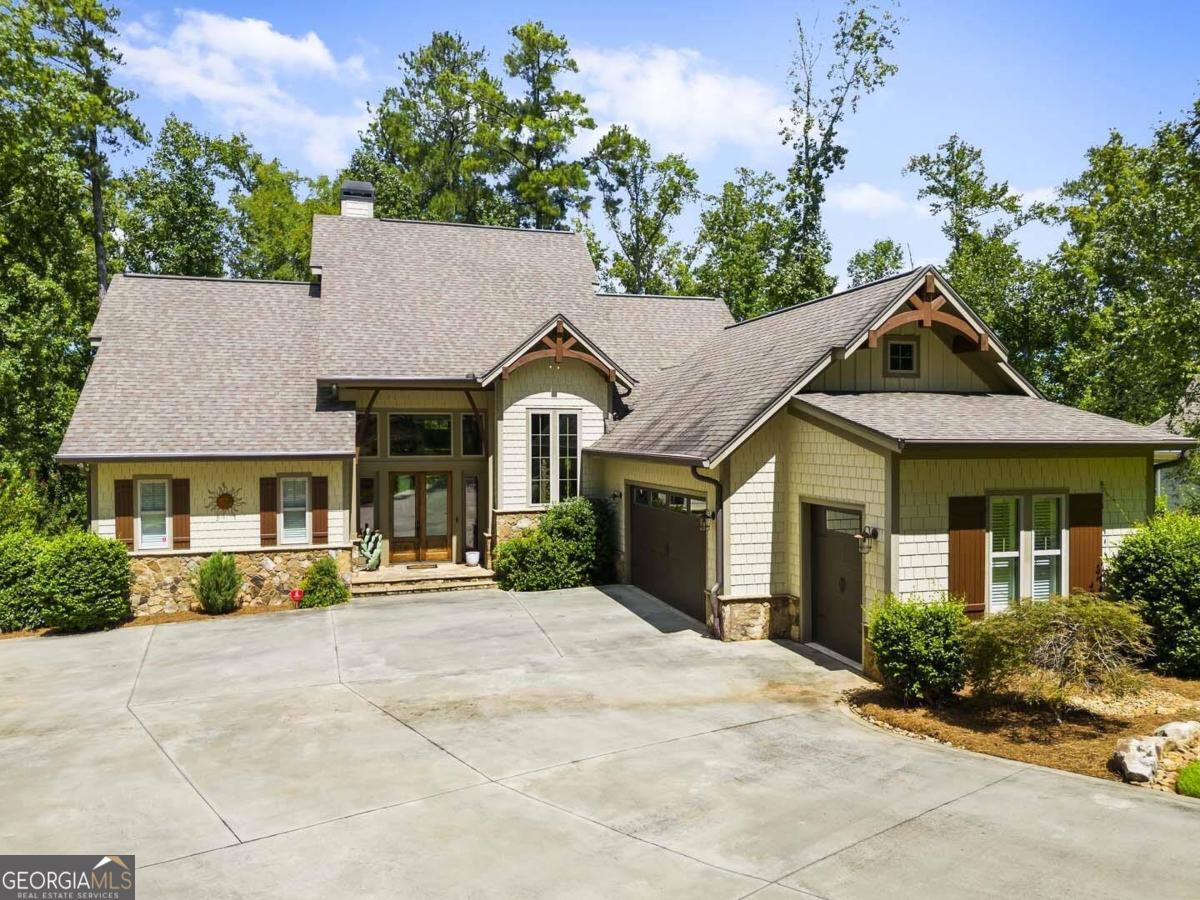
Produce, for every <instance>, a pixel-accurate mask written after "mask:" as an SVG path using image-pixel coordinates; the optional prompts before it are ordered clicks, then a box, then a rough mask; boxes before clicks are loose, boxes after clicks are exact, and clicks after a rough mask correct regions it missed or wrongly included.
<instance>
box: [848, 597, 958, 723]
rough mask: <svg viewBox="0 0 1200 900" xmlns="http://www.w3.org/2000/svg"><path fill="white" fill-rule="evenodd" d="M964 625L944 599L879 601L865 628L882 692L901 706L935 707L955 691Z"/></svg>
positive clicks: (953, 606) (953, 602)
mask: <svg viewBox="0 0 1200 900" xmlns="http://www.w3.org/2000/svg"><path fill="white" fill-rule="evenodd" d="M969 624H970V620H968V619H967V615H966V612H965V611H964V606H963V604H962V603H961V602H960V601H958V600H955V599H952V598H949V597H947V598H944V599H940V600H930V601H924V600H911V601H906V600H900V599H898V598H896V597H894V596H892V595H888V596H887V597H884V598H883V599H882V600H881V601H879V602H878V603H876V604H875V605H874V606H873V607H871V611H870V613H869V620H868V625H867V639H868V641H870V644H871V649H872V650H873V651H874V653H875V664H876V665H877V666H878V668H879V673H880V675H881V676H882V677H883V683H884V686H885V687H887V688H888V689H889V690H891V691H893V692H894V693H896V694H897V695H898V696H899V697H900V698H901V699H902V700H903V701H904V702H905V703H910V702H918V703H932V704H937V703H939V702H940V701H941V700H943V699H945V698H946V697H949V696H950V695H952V694H954V693H955V692H956V691H958V690H961V689H962V686H963V684H964V683H965V681H966V642H965V632H966V629H967V626H968V625H969Z"/></svg>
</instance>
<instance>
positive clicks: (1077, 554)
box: [1067, 494, 1104, 592]
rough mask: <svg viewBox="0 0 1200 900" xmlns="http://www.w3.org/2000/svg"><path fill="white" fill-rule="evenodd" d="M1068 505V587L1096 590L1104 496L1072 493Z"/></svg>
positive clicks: (1098, 576) (1102, 528) (1097, 587)
mask: <svg viewBox="0 0 1200 900" xmlns="http://www.w3.org/2000/svg"><path fill="white" fill-rule="evenodd" d="M1069 504H1070V511H1069V513H1068V522H1069V523H1070V544H1069V545H1068V547H1067V552H1068V554H1069V555H1070V558H1071V565H1070V569H1071V572H1070V578H1069V587H1070V589H1071V590H1072V591H1090V592H1097V591H1099V590H1100V587H1101V584H1100V576H1101V569H1102V568H1103V552H1104V546H1103V544H1104V541H1103V537H1104V495H1103V494H1072V495H1071V497H1070V500H1069Z"/></svg>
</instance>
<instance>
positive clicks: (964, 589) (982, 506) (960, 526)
mask: <svg viewBox="0 0 1200 900" xmlns="http://www.w3.org/2000/svg"><path fill="white" fill-rule="evenodd" d="M986 535H987V498H986V497H951V498H950V534H949V539H950V558H949V569H950V572H949V574H950V578H949V584H948V587H949V590H950V593H951V594H954V595H955V596H957V597H961V598H962V599H963V600H964V601H966V604H967V614H968V615H982V613H983V611H984V608H985V604H984V592H985V585H986V583H987V582H986V580H985V569H986V568H987V545H986Z"/></svg>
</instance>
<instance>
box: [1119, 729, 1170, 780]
mask: <svg viewBox="0 0 1200 900" xmlns="http://www.w3.org/2000/svg"><path fill="white" fill-rule="evenodd" d="M1163 740H1164V739H1163V738H1157V739H1152V738H1124V739H1123V740H1120V741H1117V749H1116V750H1115V751H1113V755H1112V759H1111V760H1110V761H1109V765H1110V766H1112V768H1113V770H1114V771H1116V772H1117V773H1118V774H1119V775H1120V776H1121V777H1122V778H1123V779H1124V780H1125V781H1126V782H1128V783H1130V784H1145V783H1147V782H1149V781H1151V780H1152V779H1153V778H1154V773H1155V772H1157V771H1158V760H1159V757H1160V756H1161V755H1162V746H1163V743H1162V742H1163Z"/></svg>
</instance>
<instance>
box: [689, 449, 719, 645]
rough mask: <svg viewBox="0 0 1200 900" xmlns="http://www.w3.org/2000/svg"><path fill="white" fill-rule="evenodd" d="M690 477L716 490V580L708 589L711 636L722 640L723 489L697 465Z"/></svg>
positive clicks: (714, 517)
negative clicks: (701, 471) (703, 473)
mask: <svg viewBox="0 0 1200 900" xmlns="http://www.w3.org/2000/svg"><path fill="white" fill-rule="evenodd" d="M692 477H693V478H695V479H696V480H697V481H703V482H704V483H705V484H711V485H712V486H713V487H714V488H715V489H716V492H717V508H716V512H715V513H714V516H713V521H715V522H716V528H715V529H714V530H715V533H716V539H717V566H716V568H717V582H716V584H714V585H713V586H712V589H711V590H710V591H709V606H710V607H711V611H712V629H713V637H715V638H716V639H717V640H718V641H720V640H724V637H725V628H724V626H723V625H722V623H721V599H720V598H721V589H722V588H723V587H724V584H725V565H724V561H725V554H724V552H723V551H724V549H725V491H724V488H722V487H721V482H720V481H718V480H717V479H716V478H711V477H709V476H708V475H701V474H700V467H699V466H692Z"/></svg>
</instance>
